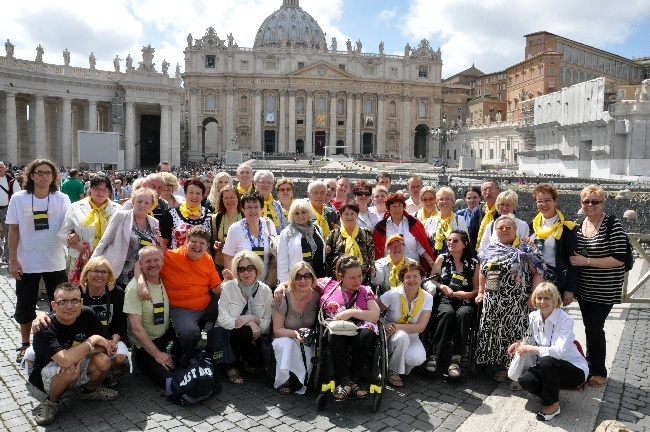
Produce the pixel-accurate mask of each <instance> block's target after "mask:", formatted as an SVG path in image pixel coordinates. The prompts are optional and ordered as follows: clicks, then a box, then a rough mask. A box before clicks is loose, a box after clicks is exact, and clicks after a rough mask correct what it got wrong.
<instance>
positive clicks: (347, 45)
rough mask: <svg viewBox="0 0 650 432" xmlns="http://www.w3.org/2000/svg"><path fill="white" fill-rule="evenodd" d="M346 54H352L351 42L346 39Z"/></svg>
mask: <svg viewBox="0 0 650 432" xmlns="http://www.w3.org/2000/svg"><path fill="white" fill-rule="evenodd" d="M345 45H346V47H347V49H348V53H352V41H351V40H350V39H349V38H348V41H347V42H346V43H345Z"/></svg>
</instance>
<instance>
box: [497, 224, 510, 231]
mask: <svg viewBox="0 0 650 432" xmlns="http://www.w3.org/2000/svg"><path fill="white" fill-rule="evenodd" d="M497 231H512V227H511V226H510V225H507V226H500V227H497Z"/></svg>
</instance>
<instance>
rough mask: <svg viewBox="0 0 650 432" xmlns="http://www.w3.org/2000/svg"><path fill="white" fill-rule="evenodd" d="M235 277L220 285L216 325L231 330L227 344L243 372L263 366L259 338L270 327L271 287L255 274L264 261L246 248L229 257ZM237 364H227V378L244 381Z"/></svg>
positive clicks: (261, 270)
mask: <svg viewBox="0 0 650 432" xmlns="http://www.w3.org/2000/svg"><path fill="white" fill-rule="evenodd" d="M231 271H232V275H233V277H234V279H232V280H228V281H226V282H224V283H223V284H222V285H221V297H220V298H219V317H218V318H217V325H218V326H219V327H222V328H224V329H226V330H230V346H231V347H232V349H233V351H234V353H235V357H236V358H237V360H238V362H241V365H242V366H243V368H244V370H245V371H246V372H252V371H253V370H254V368H255V367H262V366H264V359H263V357H262V344H261V343H260V342H259V338H260V337H261V336H262V335H265V334H268V333H269V328H270V326H271V301H272V300H273V299H272V295H273V294H272V292H271V289H270V288H269V287H268V285H266V284H265V283H263V282H259V281H258V280H257V279H258V276H259V275H260V274H261V273H263V272H264V263H263V262H262V260H261V258H259V257H258V256H257V255H256V254H255V253H253V252H251V251H249V250H243V251H241V252H237V253H236V254H235V256H234V257H233V259H232V265H231ZM238 369H239V368H238V365H237V364H234V365H229V368H228V369H227V370H226V375H228V380H229V381H230V382H231V383H233V384H243V383H244V380H243V379H242V377H241V375H240V374H239V370H238Z"/></svg>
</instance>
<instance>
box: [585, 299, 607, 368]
mask: <svg viewBox="0 0 650 432" xmlns="http://www.w3.org/2000/svg"><path fill="white" fill-rule="evenodd" d="M578 304H579V305H580V313H581V314H582V322H583V323H584V325H585V336H586V338H587V352H586V355H585V357H587V363H589V375H590V376H592V375H596V376H601V377H606V376H607V368H606V367H605V355H606V353H607V341H606V340H605V320H607V315H609V313H610V312H611V310H612V305H611V304H603V303H594V302H589V301H584V300H580V299H578Z"/></svg>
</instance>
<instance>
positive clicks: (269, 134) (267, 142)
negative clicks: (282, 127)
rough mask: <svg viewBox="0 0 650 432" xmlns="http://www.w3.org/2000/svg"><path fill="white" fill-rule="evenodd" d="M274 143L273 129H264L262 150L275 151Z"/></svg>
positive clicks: (266, 151)
mask: <svg viewBox="0 0 650 432" xmlns="http://www.w3.org/2000/svg"><path fill="white" fill-rule="evenodd" d="M276 148H277V147H276V144H275V131H274V130H265V131H264V152H265V153H275V149H276Z"/></svg>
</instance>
